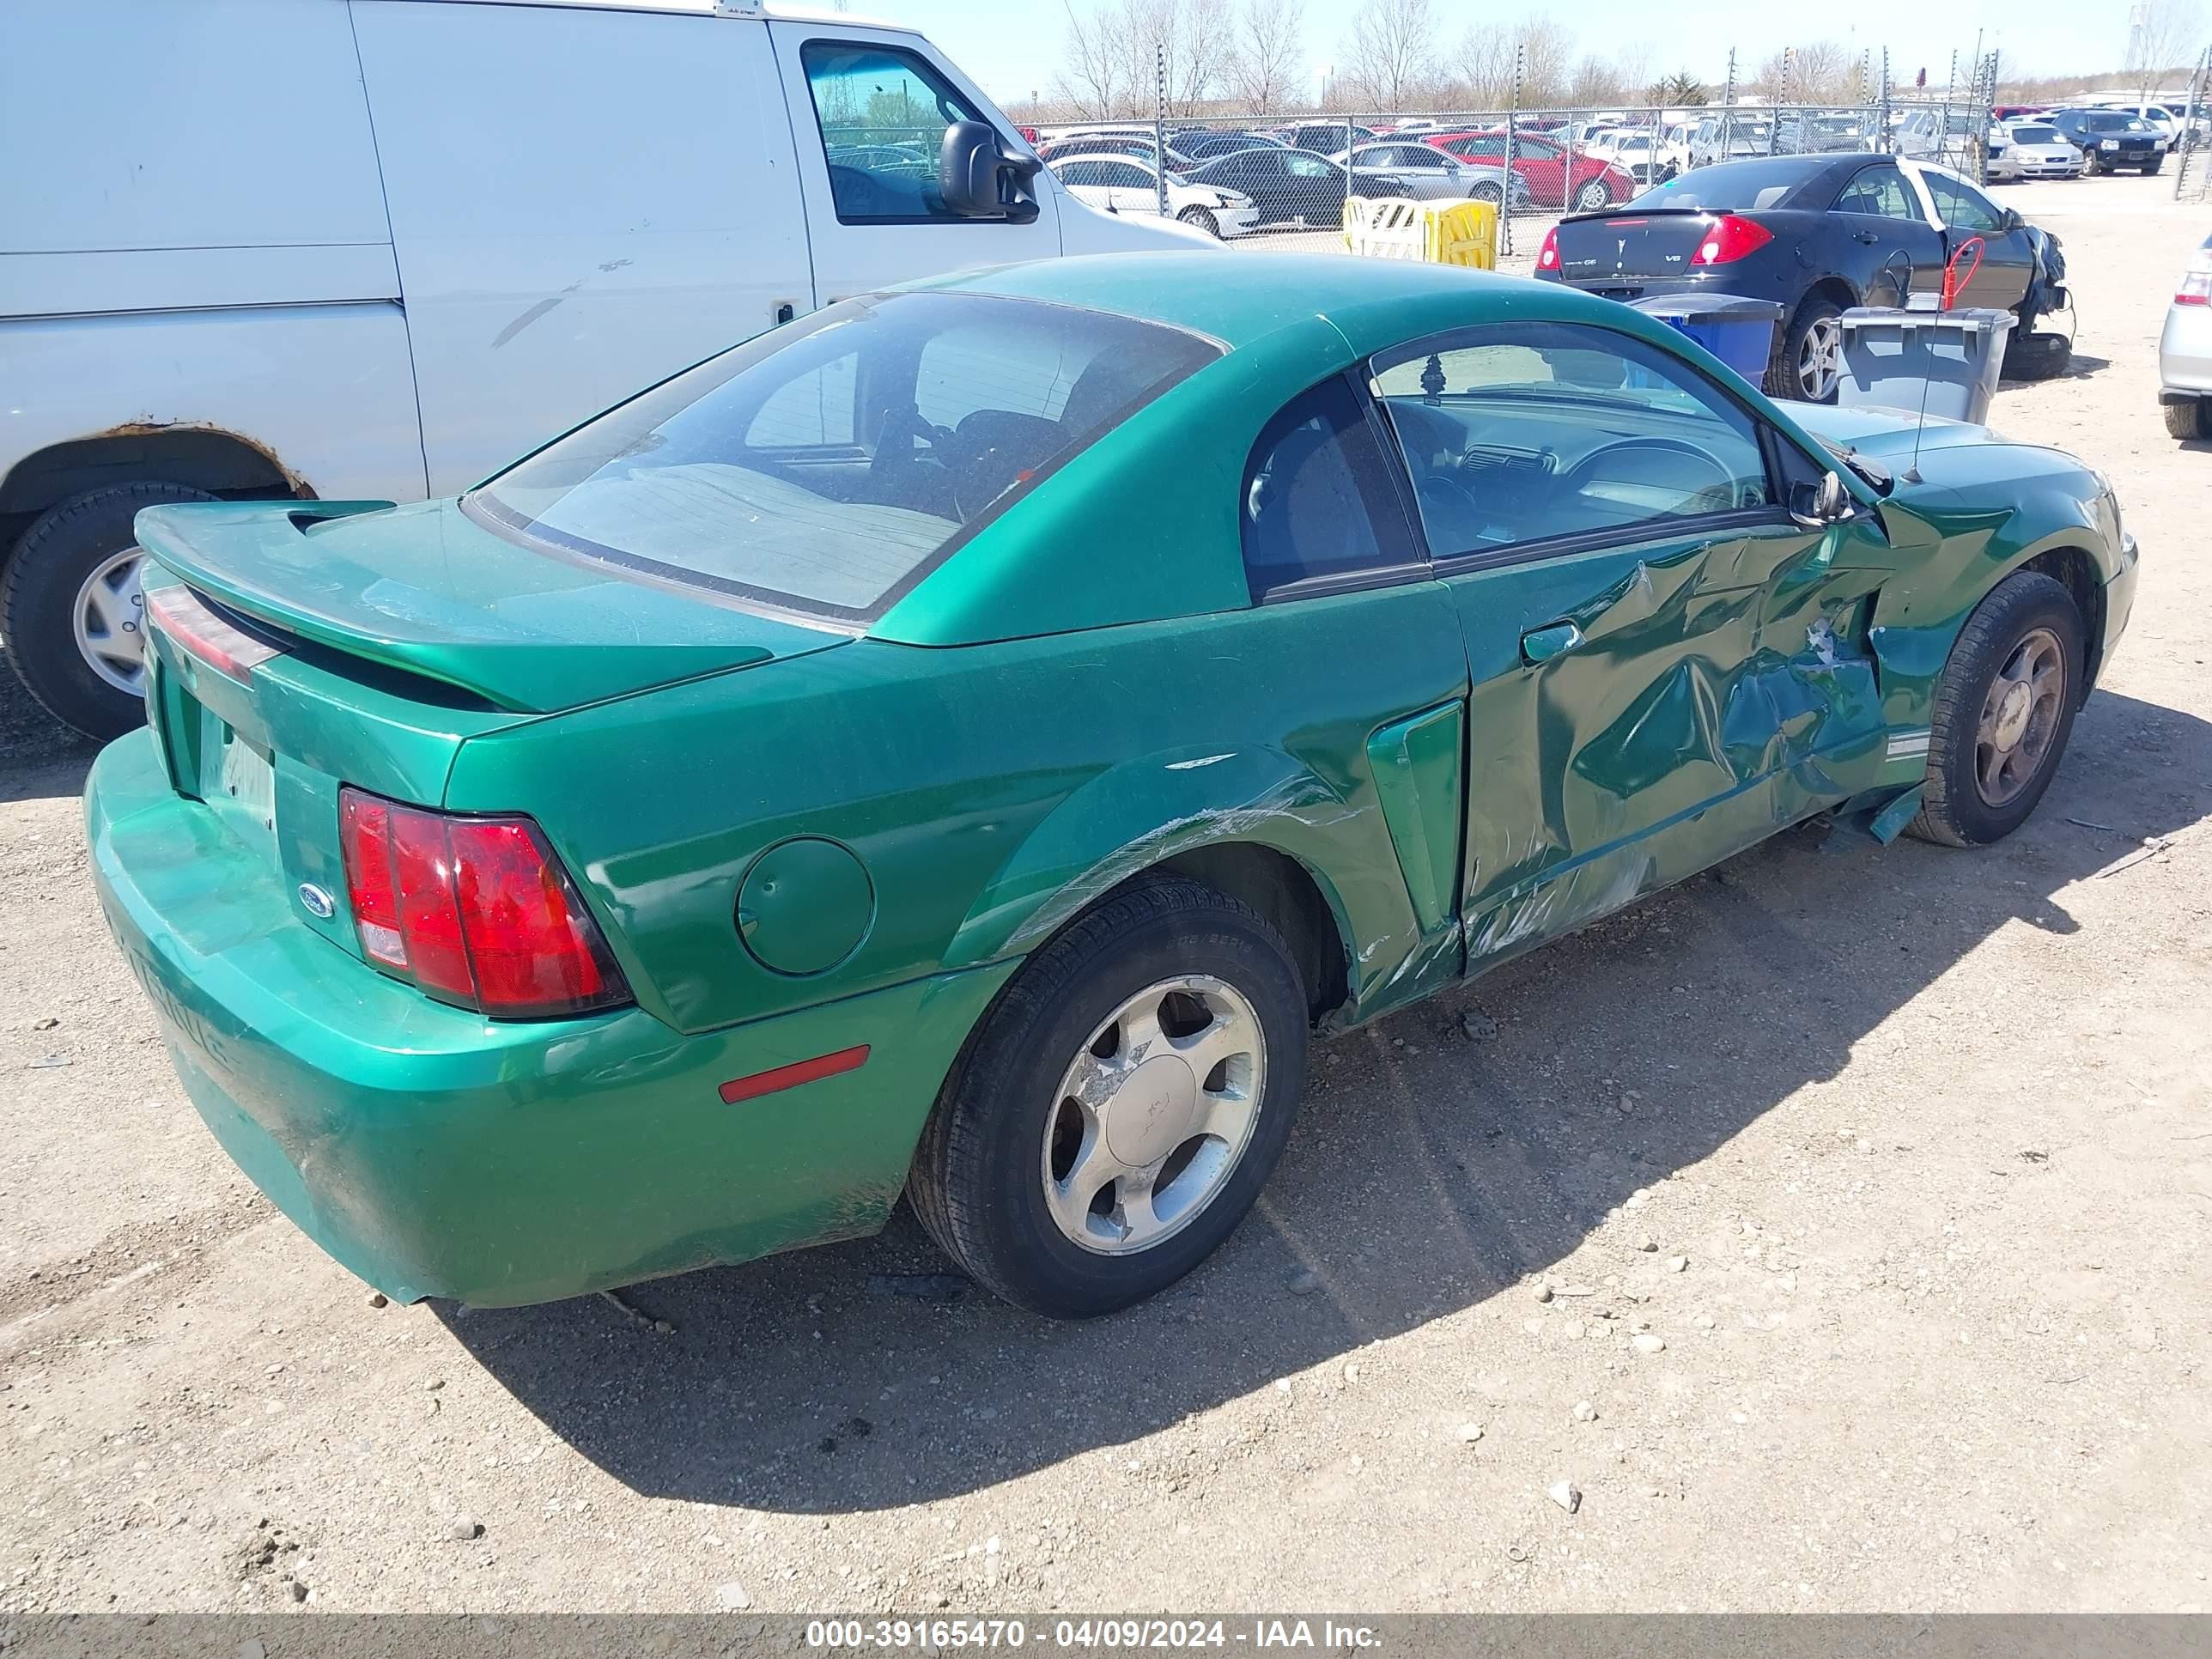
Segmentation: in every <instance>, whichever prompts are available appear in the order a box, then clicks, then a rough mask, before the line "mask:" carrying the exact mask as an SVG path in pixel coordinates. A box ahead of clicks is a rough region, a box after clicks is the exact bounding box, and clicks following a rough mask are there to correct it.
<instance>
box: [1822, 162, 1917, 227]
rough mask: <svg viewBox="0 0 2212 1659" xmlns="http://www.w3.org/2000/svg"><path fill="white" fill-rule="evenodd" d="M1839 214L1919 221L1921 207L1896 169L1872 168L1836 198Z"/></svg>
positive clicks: (1854, 179) (1860, 175)
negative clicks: (1860, 214) (1857, 214)
mask: <svg viewBox="0 0 2212 1659" xmlns="http://www.w3.org/2000/svg"><path fill="white" fill-rule="evenodd" d="M1835 210H1836V211H1837V212H1838V213H1867V214H1872V215H1873V216H1875V217H1876V218H1878V219H1917V218H1919V217H1920V209H1919V206H1918V204H1917V203H1916V202H1915V201H1914V200H1913V197H1912V192H1911V190H1909V189H1908V188H1907V187H1906V185H1905V175H1904V174H1903V173H1899V171H1898V170H1897V169H1896V168H1895V167H1888V166H1882V167H1869V168H1867V169H1866V170H1865V171H1864V172H1863V173H1858V174H1857V175H1856V176H1855V177H1853V179H1851V181H1850V184H1848V185H1844V191H1843V194H1842V195H1840V196H1838V197H1836V207H1835Z"/></svg>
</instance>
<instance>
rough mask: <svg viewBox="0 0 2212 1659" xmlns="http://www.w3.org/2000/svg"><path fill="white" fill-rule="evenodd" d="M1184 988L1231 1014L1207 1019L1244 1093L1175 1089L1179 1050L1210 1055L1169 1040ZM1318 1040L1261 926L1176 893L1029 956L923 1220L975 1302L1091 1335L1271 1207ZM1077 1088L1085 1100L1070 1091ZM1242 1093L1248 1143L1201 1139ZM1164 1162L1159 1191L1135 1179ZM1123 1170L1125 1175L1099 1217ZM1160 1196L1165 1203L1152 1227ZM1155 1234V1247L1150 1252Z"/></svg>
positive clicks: (955, 1112)
mask: <svg viewBox="0 0 2212 1659" xmlns="http://www.w3.org/2000/svg"><path fill="white" fill-rule="evenodd" d="M1170 981H1190V982H1193V983H1201V982H1202V983H1203V984H1204V985H1206V986H1208V987H1218V992H1217V993H1215V994H1212V995H1213V1000H1214V1001H1215V1002H1217V1003H1218V1005H1219V1006H1218V1010H1215V1011H1212V1012H1209V1009H1208V1007H1207V1006H1203V1005H1200V1004H1198V1003H1196V1002H1195V1001H1194V1003H1193V1005H1192V1006H1194V1007H1196V1008H1197V1009H1198V1011H1199V1012H1200V1013H1202V1014H1204V1016H1205V1018H1206V1019H1209V1020H1212V1019H1219V1020H1221V1021H1222V1026H1221V1029H1222V1030H1223V1031H1225V1032H1228V1033H1231V1034H1232V1035H1233V1036H1234V1040H1235V1041H1236V1042H1243V1043H1244V1044H1245V1045H1246V1051H1245V1053H1244V1054H1243V1064H1244V1065H1245V1070H1244V1071H1243V1073H1241V1074H1238V1073H1231V1072H1230V1071H1229V1070H1227V1069H1226V1068H1228V1067H1230V1066H1231V1065H1232V1063H1233V1062H1232V1061H1231V1060H1226V1059H1225V1060H1221V1061H1219V1062H1218V1063H1215V1062H1213V1061H1212V1060H1211V1059H1210V1058H1208V1057H1205V1056H1201V1058H1203V1059H1205V1063H1206V1065H1207V1066H1208V1069H1207V1071H1206V1073H1205V1074H1204V1075H1200V1074H1199V1064H1200V1060H1196V1059H1194V1060H1192V1062H1191V1063H1190V1064H1189V1065H1188V1066H1182V1069H1181V1071H1180V1072H1179V1073H1177V1070H1176V1068H1177V1066H1178V1065H1180V1064H1181V1061H1180V1060H1175V1061H1173V1062H1171V1063H1170V1054H1176V1053H1178V1052H1179V1051H1177V1050H1176V1048H1175V1047H1174V1045H1175V1044H1176V1043H1177V1042H1188V1041H1194V1038H1193V1036H1191V1035H1190V1033H1188V1032H1185V1033H1184V1034H1183V1035H1182V1036H1177V1035H1176V1034H1175V1032H1174V1030H1173V1029H1172V1028H1171V1025H1170V1019H1169V1013H1170V1009H1171V1008H1172V1007H1175V1006H1177V1005H1176V1004H1175V1003H1174V999H1175V998H1176V997H1181V996H1184V995H1185V993H1183V992H1182V991H1179V990H1171V991H1169V992H1167V993H1166V996H1167V998H1168V1000H1166V1001H1163V1000H1161V990H1160V987H1162V986H1163V985H1164V984H1166V983H1168V982H1170ZM1148 1002H1149V1004H1150V1005H1151V1006H1152V1008H1153V1009H1154V1012H1155V1013H1156V1014H1157V1016H1158V1026H1157V1027H1156V1028H1155V1029H1156V1030H1158V1032H1159V1033H1160V1035H1159V1036H1156V1037H1153V1038H1152V1039H1150V1040H1149V1041H1146V1040H1142V1039H1133V1040H1131V1041H1127V1042H1125V1040H1124V1037H1123V1033H1124V1031H1126V1030H1130V1029H1131V1028H1130V1027H1129V1026H1128V1025H1127V1023H1126V1020H1125V1018H1124V1017H1125V1016H1127V1015H1129V1013H1130V1011H1131V1010H1133V1009H1136V1008H1139V1006H1145V1005H1146V1004H1147V1003H1148ZM1240 1010H1241V1011H1242V1012H1240ZM1177 1018H1178V1019H1180V1018H1182V1016H1180V1015H1178V1016H1177ZM1213 1029H1214V1027H1213V1026H1212V1025H1211V1024H1201V1025H1200V1026H1199V1027H1198V1028H1197V1036H1198V1037H1200V1038H1202V1037H1203V1036H1204V1033H1205V1032H1206V1031H1207V1030H1213ZM1306 1034H1307V1012H1306V997H1305V990H1304V986H1303V985H1302V984H1301V982H1300V981H1299V978H1298V973H1297V968H1296V967H1295V965H1294V964H1293V961H1292V958H1291V953H1290V951H1289V948H1288V947H1287V946H1286V945H1285V944H1284V942H1283V939H1282V938H1281V936H1280V935H1279V934H1278V933H1276V932H1275V930H1274V929H1273V927H1270V926H1269V925H1268V924H1267V921H1266V920H1265V919H1264V918H1262V917H1261V915H1259V913H1258V912H1256V911H1255V910H1254V909H1252V908H1250V907H1249V905H1246V904H1243V903H1241V902H1238V901H1237V900H1236V899H1233V898H1231V897H1229V896H1226V895H1225V894H1223V893H1221V892H1218V891H1217V890H1214V889H1213V888H1211V887H1207V886H1205V885H1202V884H1200V883H1197V882H1194V881H1188V880H1184V879H1182V878H1158V879H1152V880H1146V881H1142V882H1139V883H1138V884H1134V885H1132V886H1130V887H1127V888H1126V889H1124V890H1121V891H1120V892H1118V893H1115V894H1114V895H1113V896H1109V898H1107V899H1106V900H1104V901H1103V902H1101V903H1100V904H1099V905H1098V906H1097V908H1094V909H1092V910H1091V911H1090V912H1089V913H1088V914H1087V915H1084V916H1082V917H1081V918H1079V920H1078V921H1075V922H1073V924H1071V925H1070V926H1069V927H1067V928H1066V930H1065V931H1064V932H1062V933H1060V935H1059V936H1058V937H1056V938H1055V939H1053V940H1052V941H1051V942H1050V943H1049V944H1048V945H1045V946H1044V947H1043V948H1042V949H1041V950H1040V951H1037V952H1036V954H1035V955H1034V956H1032V957H1030V960H1029V961H1028V962H1027V963H1024V965H1023V967H1022V969H1021V970H1020V972H1019V973H1018V974H1017V975H1015V976H1014V979H1013V980H1012V982H1011V983H1010V984H1009V985H1008V986H1007V987H1006V990H1005V991H1004V992H1002V993H1001V994H1000V997H999V1000H998V1001H997V1003H996V1004H995V1005H994V1006H993V1007H992V1009H991V1012H989V1013H988V1014H987V1016H986V1017H985V1018H984V1021H983V1024H981V1027H980V1028H979V1029H978V1030H977V1032H976V1034H975V1036H974V1037H973V1038H971V1039H970V1041H969V1047H968V1049H967V1051H966V1052H965V1053H964V1054H963V1055H962V1057H961V1059H960V1060H959V1062H958V1064H957V1065H956V1066H955V1067H954V1068H953V1071H952V1074H951V1076H950V1077H949V1078H948V1079H946V1080H945V1088H944V1091H943V1092H942V1093H941V1094H940V1095H939V1097H938V1101H937V1104H936V1107H935V1109H933V1112H932V1113H931V1115H930V1119H929V1122H928V1124H927V1126H926V1127H924V1128H923V1130H922V1133H921V1143H920V1145H919V1146H917V1147H916V1148H915V1159H914V1167H913V1170H912V1172H911V1173H910V1175H909V1176H908V1181H907V1191H908V1195H909V1197H910V1198H911V1200H913V1204H914V1209H915V1214H916V1215H917V1216H919V1217H920V1218H921V1223H922V1225H923V1226H924V1227H926V1228H927V1229H928V1231H929V1233H930V1236H931V1237H933V1238H934V1239H935V1240H936V1241H937V1243H938V1244H939V1247H941V1248H942V1249H944V1251H945V1254H946V1255H949V1256H951V1258H952V1260H953V1261H955V1262H956V1263H957V1264H958V1265H959V1267H961V1268H962V1269H963V1271H964V1272H966V1273H968V1274H969V1276H970V1277H971V1278H973V1279H975V1281H976V1282H977V1283H978V1284H981V1285H984V1286H986V1287H987V1288H988V1289H990V1290H992V1291H996V1292H997V1293H998V1294H999V1295H1000V1296H1002V1297H1005V1298H1006V1300H1008V1301H1009V1302H1012V1303H1015V1304H1018V1305H1019V1306H1021V1307H1024V1308H1027V1309H1030V1310H1031V1311H1033V1312H1036V1313H1041V1314H1046V1315H1049V1316H1054V1317H1058V1318H1079V1319H1080V1318H1089V1317H1091V1316H1096V1315H1098V1314H1104V1313H1111V1312H1113V1311H1114V1310H1116V1309H1118V1308H1124V1307H1127V1306H1128V1305H1129V1304H1131V1303H1133V1302H1139V1301H1141V1300H1143V1299H1144V1298H1145V1297H1148V1296H1152V1295H1153V1294H1155V1293H1157V1292H1158V1291H1161V1290H1164V1289H1165V1288H1166V1287H1167V1286H1168V1285H1171V1284H1173V1283H1174V1282H1175V1281H1176V1279H1180V1278H1182V1276H1183V1275H1184V1274H1185V1273H1188V1272H1189V1271H1190V1270H1191V1269H1192V1268H1194V1267H1196V1266H1198V1264H1199V1263H1200V1261H1204V1260H1205V1259H1206V1257H1207V1256H1208V1255H1211V1254H1212V1252H1213V1250H1214V1249H1215V1248H1216V1247H1217V1246H1218V1245H1219V1244H1220V1243H1221V1242H1222V1241H1223V1240H1224V1239H1225V1238H1226V1237H1228V1236H1229V1234H1230V1233H1231V1231H1233V1230H1234V1229H1235V1228H1236V1226H1237V1222H1238V1221H1239V1220H1241V1219H1242V1218H1243V1215H1244V1212H1245V1211H1246V1210H1248V1209H1249V1208H1250V1207H1251V1205H1252V1201H1253V1200H1254V1199H1255V1198H1257V1197H1258V1196H1259V1193H1260V1188H1261V1185H1262V1183H1264V1182H1266V1180H1267V1175H1268V1172H1269V1171H1270V1170H1273V1168H1274V1164H1275V1160H1276V1158H1278V1157H1279V1156H1280V1155H1281V1152H1282V1150H1283V1147H1284V1146H1285V1143H1286V1142H1287V1141H1288V1140H1289V1139H1290V1133H1291V1117H1292V1115H1294V1114H1295V1112H1296V1111H1297V1103H1298V1096H1299V1094H1300V1092H1301V1091H1302V1090H1303V1088H1304V1080H1305V1061H1306ZM1227 1040H1228V1039H1225V1041H1227ZM1102 1045H1103V1052H1102ZM1132 1055H1133V1056H1134V1059H1133V1062H1132V1061H1131V1060H1130V1059H1129V1057H1130V1056H1132ZM1147 1056H1149V1059H1147ZM1094 1062H1095V1064H1094ZM1132 1067H1134V1069H1133V1068H1132ZM1156 1068H1158V1069H1157V1070H1156ZM1167 1073H1176V1075H1175V1076H1173V1077H1169V1076H1167V1075H1166V1074H1167ZM1079 1075H1080V1076H1082V1077H1083V1078H1085V1079H1089V1081H1087V1082H1085V1083H1082V1084H1077V1085H1073V1086H1075V1087H1079V1088H1081V1089H1082V1090H1083V1091H1084V1100H1079V1099H1078V1097H1077V1096H1076V1095H1075V1094H1074V1093H1073V1092H1070V1090H1071V1079H1075V1078H1077V1077H1078V1076H1079ZM1238 1075H1241V1076H1242V1078H1243V1084H1244V1085H1245V1087H1246V1089H1247V1096H1248V1097H1249V1109H1247V1110H1245V1111H1244V1112H1243V1127H1241V1129H1239V1130H1238V1131H1237V1133H1238V1135H1239V1137H1240V1138H1239V1140H1238V1144H1237V1145H1236V1146H1233V1147H1231V1146H1229V1145H1228V1143H1227V1141H1226V1140H1225V1139H1213V1138H1211V1137H1209V1136H1207V1135H1206V1134H1204V1133H1187V1132H1188V1130H1189V1129H1190V1127H1191V1126H1194V1125H1197V1124H1198V1123H1200V1121H1206V1122H1207V1123H1209V1124H1212V1123H1213V1122H1214V1121H1215V1120H1213V1119H1211V1118H1208V1117H1207V1113H1208V1112H1209V1111H1212V1110H1213V1109H1214V1107H1213V1105H1212V1103H1214V1102H1217V1101H1223V1100H1226V1101H1231V1102H1234V1101H1235V1100H1236V1099H1237V1098H1238V1097H1237V1095H1236V1093H1235V1091H1236V1089H1237V1082H1236V1078H1237V1076H1238ZM1217 1078H1218V1079H1220V1082H1219V1087H1218V1090H1217V1089H1216V1088H1215V1086H1214V1084H1215V1080H1216V1079H1217ZM1192 1079H1195V1082H1194V1083H1193V1081H1192ZM1194 1087H1195V1090H1196V1092H1195V1094H1194V1093H1193V1089H1194ZM1085 1101H1087V1104H1086V1103H1085ZM1231 1111H1232V1115H1233V1114H1234V1109H1233V1107H1232V1109H1231ZM1170 1113H1171V1114H1176V1115H1178V1116H1176V1117H1175V1118H1173V1119H1170V1118H1167V1117H1164V1114H1170ZM1186 1114H1187V1116H1185V1115H1186ZM1148 1135H1149V1136H1150V1137H1151V1139H1146V1136H1148ZM1186 1136H1187V1138H1186ZM1153 1141H1158V1146H1154V1145H1152V1142H1153ZM1109 1142H1110V1144H1109ZM1162 1147H1168V1148H1170V1150H1167V1151H1165V1152H1162V1151H1161V1148H1162ZM1194 1148H1197V1149H1198V1150H1196V1151H1194V1150H1193V1149H1194ZM1212 1148H1219V1149H1220V1150H1219V1151H1218V1152H1210V1151H1209V1150H1208V1149H1212ZM1102 1156H1103V1163H1102V1162H1101V1161H1100V1160H1101V1158H1102ZM1208 1157H1212V1158H1213V1160H1214V1161H1213V1163H1212V1164H1211V1165H1202V1164H1201V1159H1204V1158H1208ZM1063 1159H1064V1160H1065V1161H1066V1168H1065V1169H1064V1170H1063V1169H1062V1167H1061V1164H1062V1161H1063ZM1148 1159H1149V1160H1152V1162H1151V1164H1150V1168H1151V1170H1152V1172H1153V1173H1152V1175H1150V1176H1139V1174H1138V1165H1139V1164H1141V1163H1144V1162H1145V1161H1146V1160H1148ZM1178 1160H1187V1161H1183V1162H1180V1163H1179V1162H1178ZM1110 1169H1120V1170H1122V1171H1123V1173H1122V1174H1121V1175H1120V1176H1110V1177H1109V1179H1108V1180H1107V1182H1106V1184H1105V1185H1104V1186H1103V1187H1099V1188H1096V1193H1097V1196H1096V1198H1094V1199H1085V1196H1084V1192H1085V1189H1086V1188H1089V1186H1090V1181H1091V1180H1095V1179H1096V1178H1097V1176H1096V1173H1095V1172H1096V1171H1098V1170H1110ZM1085 1172H1094V1173H1092V1174H1091V1176H1089V1178H1088V1179H1086V1177H1085ZM1191 1176H1202V1177H1203V1180H1204V1184H1203V1186H1202V1187H1201V1188H1196V1189H1194V1195H1193V1196H1189V1197H1187V1198H1186V1200H1184V1201H1185V1202H1186V1204H1187V1205H1188V1208H1187V1209H1185V1210H1184V1211H1183V1212H1182V1213H1180V1214H1176V1213H1174V1212H1172V1209H1171V1207H1170V1206H1171V1205H1172V1203H1173V1200H1174V1194H1175V1192H1176V1188H1179V1187H1180V1186H1181V1185H1182V1182H1183V1181H1184V1179H1185V1178H1186V1177H1191ZM1132 1186H1133V1187H1134V1188H1135V1189H1136V1193H1137V1196H1135V1197H1134V1198H1133V1197H1132V1194H1131V1192H1130V1188H1131V1187H1132ZM1154 1197H1158V1198H1161V1199H1164V1200H1169V1203H1168V1204H1166V1205H1163V1206H1159V1207H1158V1208H1157V1209H1156V1207H1155V1206H1154V1203H1153V1198H1154ZM1102 1203H1103V1205H1104V1206H1105V1207H1104V1208H1103V1209H1102V1208H1101V1207H1100V1205H1101V1204H1102ZM1156 1228H1164V1229H1165V1231H1161V1232H1160V1233H1159V1235H1158V1238H1157V1242H1155V1243H1149V1244H1146V1243H1141V1242H1140V1241H1141V1240H1142V1238H1143V1237H1144V1236H1145V1233H1146V1231H1149V1230H1151V1229H1156ZM1125 1230H1126V1237H1124V1236H1123V1234H1124V1232H1125Z"/></svg>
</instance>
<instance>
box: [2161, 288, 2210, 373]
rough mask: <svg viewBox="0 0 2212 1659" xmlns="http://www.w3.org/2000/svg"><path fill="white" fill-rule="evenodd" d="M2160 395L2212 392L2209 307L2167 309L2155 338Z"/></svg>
mask: <svg viewBox="0 0 2212 1659" xmlns="http://www.w3.org/2000/svg"><path fill="white" fill-rule="evenodd" d="M2158 384H2159V387H2160V390H2161V391H2164V392H2212V306H2168V307H2166V326H2165V328H2164V329H2163V330H2162V331H2160V334H2159V337H2158Z"/></svg>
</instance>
